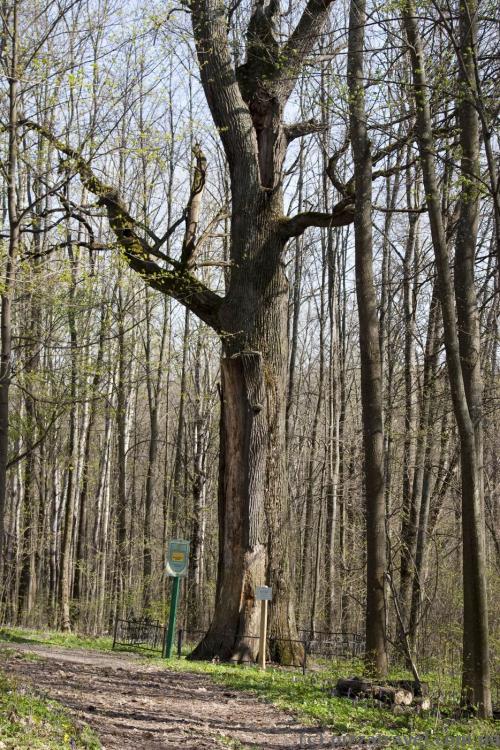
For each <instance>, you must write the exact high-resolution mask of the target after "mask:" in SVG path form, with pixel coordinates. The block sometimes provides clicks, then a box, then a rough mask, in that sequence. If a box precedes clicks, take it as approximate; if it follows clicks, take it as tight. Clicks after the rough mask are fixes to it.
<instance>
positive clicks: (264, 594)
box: [255, 586, 273, 669]
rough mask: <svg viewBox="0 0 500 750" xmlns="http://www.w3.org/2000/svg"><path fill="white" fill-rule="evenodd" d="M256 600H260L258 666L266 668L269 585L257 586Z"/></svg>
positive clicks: (271, 593) (270, 598)
mask: <svg viewBox="0 0 500 750" xmlns="http://www.w3.org/2000/svg"><path fill="white" fill-rule="evenodd" d="M255 598H256V600H257V601H258V602H259V601H260V637H259V667H260V668H261V669H265V668H266V643H267V603H268V602H270V601H272V598H273V590H272V588H271V587H270V586H257V589H256V594H255Z"/></svg>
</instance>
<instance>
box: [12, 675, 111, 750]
mask: <svg viewBox="0 0 500 750" xmlns="http://www.w3.org/2000/svg"><path fill="white" fill-rule="evenodd" d="M0 748H1V749H2V750H65V749H66V748H68V749H70V750H99V749H100V748H101V744H100V742H99V740H98V739H97V737H96V736H95V735H94V733H93V732H92V730H91V729H90V728H89V727H87V726H78V725H77V724H76V723H75V722H74V720H73V719H72V718H71V716H70V715H69V713H68V712H67V711H66V709H65V708H64V707H63V706H61V705H60V704H59V703H57V702H56V701H53V700H48V699H45V698H43V697H41V696H40V695H37V694H36V693H35V691H33V690H32V689H31V688H28V687H21V686H18V685H17V684H16V683H15V682H14V681H13V680H11V679H8V678H7V677H6V676H5V675H4V674H3V673H2V672H0Z"/></svg>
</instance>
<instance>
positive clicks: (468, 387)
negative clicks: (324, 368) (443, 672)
mask: <svg viewBox="0 0 500 750" xmlns="http://www.w3.org/2000/svg"><path fill="white" fill-rule="evenodd" d="M476 15H477V10H476V9H475V6H474V4H473V3H470V2H465V3H463V5H462V6H461V19H460V27H461V50H460V55H459V70H460V75H459V106H458V121H459V132H460V141H461V146H462V161H461V172H462V181H463V187H462V194H461V198H460V218H459V228H458V232H457V243H456V256H457V265H456V269H455V295H454V292H453V282H452V278H451V273H450V267H449V254H448V245H447V240H446V233H445V228H444V224H443V219H442V215H441V211H440V193H439V186H438V181H437V174H436V166H435V147H434V136H433V132H432V118H431V111H430V105H429V97H428V83H427V77H426V70H425V58H424V54H423V48H422V40H421V37H420V33H419V29H418V18H417V13H416V10H415V6H414V4H413V2H411V0H408V2H406V3H405V5H404V7H403V23H404V27H405V32H406V36H407V39H408V47H409V51H410V59H411V66H412V74H413V90H414V99H415V107H416V120H417V141H418V146H419V152H420V161H421V165H422V173H423V179H424V186H425V193H426V200H427V211H428V215H429V223H430V228H431V235H432V242H433V246H434V254H435V257H436V266H437V277H438V284H439V299H440V304H441V310H442V315H443V328H444V344H445V349H446V362H447V369H448V377H449V381H450V390H451V396H452V400H453V408H454V412H455V419H456V422H457V427H458V432H459V436H460V449H461V468H462V532H463V534H462V536H463V586H464V631H463V632H464V652H463V676H462V694H463V701H464V702H465V703H467V704H470V705H474V706H477V707H478V710H479V713H480V714H481V715H483V716H491V713H492V707H491V687H490V671H489V649H488V608H487V593H486V575H485V573H486V560H485V539H484V513H483V498H482V495H483V482H482V463H481V461H482V456H481V452H482V451H481V450H480V448H481V441H480V421H481V407H482V403H481V402H482V386H481V376H480V357H479V340H478V327H477V298H476V291H475V288H474V256H475V245H476V235H477V219H478V185H477V169H478V143H477V115H476V112H475V107H474V97H473V96H472V94H471V86H472V85H473V83H472V79H471V77H470V72H471V68H472V66H473V62H472V57H473V50H474V47H475V36H476V33H477V31H476V28H477V27H476V20H475V19H476ZM457 270H458V276H457V273H456V272H457ZM457 314H458V323H459V326H457V317H456V316H457ZM459 327H460V329H461V330H460V334H459V331H458V328H459Z"/></svg>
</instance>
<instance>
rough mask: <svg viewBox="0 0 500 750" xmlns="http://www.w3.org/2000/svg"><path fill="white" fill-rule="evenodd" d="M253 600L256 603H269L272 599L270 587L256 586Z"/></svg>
mask: <svg viewBox="0 0 500 750" xmlns="http://www.w3.org/2000/svg"><path fill="white" fill-rule="evenodd" d="M255 591H256V593H255V598H256V599H257V601H258V602H270V601H272V598H273V589H272V586H257V588H256V590H255Z"/></svg>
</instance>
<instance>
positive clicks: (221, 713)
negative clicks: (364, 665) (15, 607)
mask: <svg viewBox="0 0 500 750" xmlns="http://www.w3.org/2000/svg"><path fill="white" fill-rule="evenodd" d="M0 650H1V651H2V652H3V653H2V654H1V656H2V658H1V662H0V664H1V666H2V668H3V669H4V670H5V671H6V672H7V674H8V676H9V677H15V678H16V680H17V682H21V683H27V684H30V685H34V686H35V687H36V689H37V691H42V692H43V693H45V694H46V695H48V696H49V697H50V698H51V699H57V700H58V701H60V702H61V703H62V704H63V705H64V706H67V707H68V708H69V709H70V710H71V711H72V712H73V713H75V714H76V716H77V717H78V718H79V719H81V720H83V721H84V722H86V723H87V724H88V725H89V726H90V727H91V728H92V729H93V730H94V731H95V732H96V734H97V735H98V737H99V738H100V740H101V743H102V747H103V749H104V750H128V749H129V748H130V749H132V748H134V750H136V748H140V749H141V750H174V749H175V750H202V749H204V748H207V750H208V749H209V748H210V749H211V748H214V749H215V748H218V749H220V748H226V750H227V748H228V747H229V748H234V749H235V750H236V749H238V750H246V749H247V748H249V749H250V748H251V749H252V750H261V749H262V750H289V749H290V750H291V749H292V748H320V747H332V744H331V740H332V739H333V737H332V735H330V734H329V733H328V732H325V731H323V730H321V729H319V728H315V727H305V726H301V725H300V724H299V723H298V722H297V720H296V719H295V718H294V717H293V716H292V715H291V714H289V713H287V712H285V711H282V710H279V709H277V708H275V707H274V706H272V705H270V704H268V703H265V702H262V701H259V700H257V699H256V698H255V696H252V695H250V694H246V693H244V692H240V691H237V692H235V691H228V689H227V688H224V687H223V686H221V685H216V684H214V683H213V682H211V681H210V680H209V679H208V678H206V677H204V676H202V675H199V674H194V673H176V672H174V671H170V670H168V671H167V670H165V669H161V668H160V667H158V666H156V665H153V664H151V665H149V664H147V663H144V660H142V659H141V658H140V657H137V656H135V655H133V654H127V655H124V654H115V653H102V652H96V651H87V650H78V651H77V650H73V649H67V648H60V647H48V646H44V645H38V644H16V646H15V648H14V649H13V648H12V645H11V644H5V647H3V644H1V646H0ZM26 657H28V658H26ZM352 747H354V746H352Z"/></svg>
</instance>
